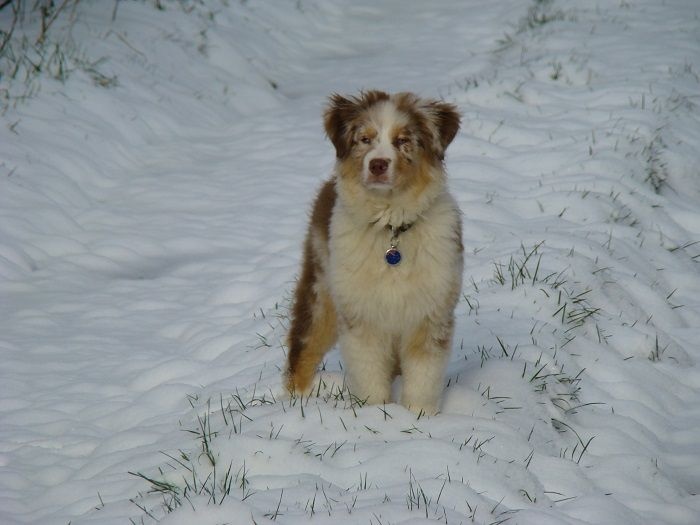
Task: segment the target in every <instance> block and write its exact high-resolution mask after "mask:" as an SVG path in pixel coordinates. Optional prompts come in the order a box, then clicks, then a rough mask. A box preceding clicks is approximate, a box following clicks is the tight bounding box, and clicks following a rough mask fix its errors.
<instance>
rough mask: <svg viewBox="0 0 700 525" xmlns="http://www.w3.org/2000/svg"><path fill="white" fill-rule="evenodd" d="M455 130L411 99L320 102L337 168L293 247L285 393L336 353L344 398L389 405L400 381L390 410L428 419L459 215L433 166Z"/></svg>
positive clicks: (444, 351) (451, 289)
mask: <svg viewBox="0 0 700 525" xmlns="http://www.w3.org/2000/svg"><path fill="white" fill-rule="evenodd" d="M459 124H460V115H459V113H458V111H457V109H456V108H455V106H453V105H451V104H447V103H444V102H439V101H435V100H425V99H421V98H418V97H417V96H415V95H413V94H411V93H397V94H393V95H390V94H387V93H384V92H382V91H366V92H362V93H361V94H360V95H359V96H356V97H344V96H340V95H337V94H335V95H332V96H331V97H330V99H329V104H328V106H327V108H326V111H325V113H324V126H325V130H326V133H327V135H328V137H329V138H330V140H331V142H332V143H333V145H334V146H335V152H336V158H337V161H336V166H335V170H334V174H333V176H332V177H331V179H330V180H328V181H327V182H326V183H325V184H323V186H322V187H321V189H320V191H319V193H318V195H317V197H316V200H315V203H314V205H313V211H312V214H311V220H310V224H309V228H308V233H307V236H306V241H305V244H304V256H303V265H302V269H301V275H300V277H299V280H298V282H297V286H296V291H295V294H294V301H293V306H292V316H291V325H290V331H289V335H288V341H287V342H288V355H287V357H288V360H287V369H286V371H285V384H286V387H287V389H288V390H289V391H290V393H296V394H301V395H304V394H308V393H309V392H310V391H311V389H312V388H313V385H312V382H313V378H314V375H315V372H316V368H317V366H318V364H319V363H320V361H321V359H322V358H323V356H324V355H325V353H326V352H327V351H328V350H329V349H330V348H331V347H332V346H333V345H334V344H335V343H336V342H338V343H339V345H340V351H341V355H342V358H343V361H344V363H345V368H346V371H347V376H348V385H349V389H350V392H351V393H352V394H353V395H355V396H357V397H358V398H360V399H362V400H365V401H366V402H367V403H371V404H380V403H385V402H391V385H392V382H393V380H394V378H395V377H396V376H397V375H399V374H401V375H402V376H403V386H402V391H401V400H400V401H401V404H403V405H404V406H405V407H407V408H409V409H410V410H412V411H414V412H415V413H418V414H420V413H427V414H435V413H436V412H437V411H438V409H439V403H440V395H441V392H442V388H443V375H444V368H445V365H446V363H447V360H448V357H449V353H450V349H451V345H452V333H453V325H454V308H455V305H456V303H457V299H458V297H459V295H460V292H461V287H462V269H463V257H462V252H463V248H462V225H461V213H460V210H459V207H458V206H457V203H456V202H455V200H454V198H453V197H452V196H451V195H450V194H449V193H448V190H447V187H446V175H445V170H444V165H443V160H444V155H445V149H446V148H447V146H448V145H449V144H450V142H452V139H453V138H454V137H455V135H456V133H457V131H458V130H459Z"/></svg>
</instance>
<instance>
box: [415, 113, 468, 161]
mask: <svg viewBox="0 0 700 525" xmlns="http://www.w3.org/2000/svg"><path fill="white" fill-rule="evenodd" d="M422 109H423V110H424V111H425V112H426V113H427V115H428V118H429V119H430V121H431V122H432V124H433V125H434V126H435V129H436V131H437V137H436V138H437V140H438V143H439V144H440V150H441V151H440V158H442V157H443V156H444V154H445V150H446V149H447V146H449V145H450V143H451V142H452V140H453V139H454V138H455V135H457V132H458V131H459V123H460V114H459V110H458V109H457V107H456V106H454V105H453V104H448V103H447V102H438V101H436V100H428V101H426V102H425V103H424V104H423V108H422Z"/></svg>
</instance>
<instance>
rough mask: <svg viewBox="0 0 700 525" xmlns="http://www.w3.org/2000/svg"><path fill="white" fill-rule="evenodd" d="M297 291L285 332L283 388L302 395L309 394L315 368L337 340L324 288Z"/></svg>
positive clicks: (334, 315)
mask: <svg viewBox="0 0 700 525" xmlns="http://www.w3.org/2000/svg"><path fill="white" fill-rule="evenodd" d="M302 284H304V275H302V279H301V281H300V282H299V285H298V287H297V292H296V297H295V302H294V308H293V312H292V322H291V327H290V330H289V337H288V341H287V342H288V345H289V353H288V355H287V371H286V378H285V380H286V387H287V390H288V391H289V392H290V393H294V394H298V395H305V394H308V393H309V391H310V390H311V387H312V386H313V385H312V381H313V378H314V375H315V374H316V368H317V367H318V364H319V363H320V362H321V359H323V356H324V355H325V354H326V352H328V350H330V349H331V347H332V346H333V345H334V344H335V342H336V339H337V337H338V336H337V327H336V324H337V321H336V313H335V307H334V305H333V301H332V300H331V297H330V295H329V294H328V291H327V290H326V289H325V287H324V286H322V285H319V284H315V285H312V286H310V287H308V288H304V287H302Z"/></svg>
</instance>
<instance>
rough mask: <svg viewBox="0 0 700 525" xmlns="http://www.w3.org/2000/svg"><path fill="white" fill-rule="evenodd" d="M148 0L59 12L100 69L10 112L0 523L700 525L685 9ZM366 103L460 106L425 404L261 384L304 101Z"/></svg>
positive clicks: (300, 208)
mask: <svg viewBox="0 0 700 525" xmlns="http://www.w3.org/2000/svg"><path fill="white" fill-rule="evenodd" d="M163 4H164V5H165V7H166V9H165V10H164V11H159V10H156V9H155V8H154V7H153V5H152V4H151V3H140V2H120V3H119V8H118V11H117V16H116V18H115V20H114V21H112V20H111V14H112V11H111V7H112V6H110V9H105V7H104V4H102V3H100V2H92V3H88V2H85V3H83V4H81V5H80V8H79V9H78V10H77V12H76V15H75V16H76V18H75V19H74V20H73V21H72V22H69V20H68V19H66V20H63V21H61V20H59V21H58V22H57V24H59V25H58V26H57V27H56V29H55V30H56V34H57V35H60V34H64V33H61V31H67V30H68V29H70V34H71V35H72V41H73V42H75V43H76V44H77V45H78V46H79V47H80V50H81V51H80V53H83V54H86V55H88V56H89V57H91V60H97V59H100V58H103V57H104V58H105V59H106V60H104V61H102V62H100V65H99V68H100V71H101V72H102V73H101V74H103V75H106V76H107V77H109V78H114V79H116V82H115V84H116V85H112V87H109V88H105V87H100V86H96V85H95V84H94V78H93V77H92V76H91V75H90V74H88V73H86V72H85V71H82V70H77V71H76V72H74V73H73V75H71V76H70V77H69V78H68V80H67V81H66V82H65V83H60V82H57V81H54V80H51V79H49V78H46V77H39V79H38V80H36V81H35V82H37V83H38V85H39V90H38V93H37V94H36V95H35V96H34V97H32V98H30V99H28V100H26V101H18V102H19V103H17V104H14V103H11V104H10V105H9V106H8V107H6V108H5V111H4V113H3V126H1V127H0V156H1V162H0V297H1V298H2V300H0V356H2V366H1V367H0V465H1V466H0V521H2V522H3V523H52V524H53V523H68V522H71V523H73V524H75V523H124V522H125V521H128V519H129V518H132V519H133V520H135V521H136V522H140V521H141V520H143V521H145V522H149V521H153V520H154V519H161V518H163V522H164V523H172V524H175V523H188V524H189V523H202V524H204V523H212V524H213V523H253V522H255V523H258V524H260V523H269V522H273V521H274V522H279V523H290V524H291V523H308V522H309V519H310V518H313V520H314V521H313V522H315V523H400V522H409V521H412V522H414V523H418V522H421V520H426V519H428V520H436V521H441V522H445V523H460V522H461V523H470V522H474V523H484V524H490V523H502V522H504V521H506V520H508V523H519V524H530V523H531V524H538V525H541V524H547V523H553V524H554V523H556V524H561V523H570V524H584V523H589V524H594V523H595V524H609V523H619V524H625V523H629V524H637V523H668V524H691V523H698V522H700V501H699V500H698V496H697V493H698V490H700V444H698V439H697V437H698V435H700V408H698V407H700V372H699V370H698V368H697V364H698V359H700V351H699V350H698V345H697V341H698V336H699V335H700V333H699V330H698V327H700V301H698V299H697V298H698V294H699V292H700V279H699V277H698V266H697V261H698V256H700V244H695V243H696V242H697V241H698V240H700V212H699V211H698V210H699V209H700V208H699V203H700V182H698V180H699V179H698V171H697V166H698V165H699V162H698V161H699V160H700V159H699V157H700V154H699V153H698V147H697V146H698V144H699V143H700V131H698V130H700V125H699V124H700V122H699V120H700V119H699V114H700V112H699V110H698V106H697V105H698V103H699V101H698V95H697V93H698V92H700V89H699V84H700V81H699V77H698V72H699V71H700V29H699V28H700V26H699V25H698V18H699V15H700V6H697V5H696V3H695V2H692V1H690V0H688V1H685V2H684V1H680V0H679V1H675V2H666V3H665V4H664V5H660V4H659V3H658V2H653V1H651V0H649V1H643V0H640V1H635V2H616V1H615V2H603V1H601V2H596V3H586V4H582V3H580V2H573V1H570V2H567V1H563V0H562V1H554V2H531V3H530V2H516V1H509V2H485V1H482V2H476V1H475V2H462V1H454V2H442V3H439V4H435V3H428V2H425V3H421V4H418V3H414V4H410V6H408V7H407V6H406V3H405V2H395V1H387V2H382V3H380V4H376V5H375V3H374V2H354V3H353V4H352V6H348V5H345V3H344V2H339V1H338V2H288V3H281V2H275V3H260V2H246V3H237V2H236V3H233V2H231V3H229V2H215V1H212V2H206V3H204V4H200V3H196V2H192V3H184V4H183V3H180V2H163ZM183 6H184V7H187V9H184V7H183ZM190 8H191V11H190V12H185V11H186V10H189V9H190ZM60 23H63V24H64V25H63V26H60ZM24 29H25V30H27V31H29V29H31V28H30V27H26V28H24ZM2 80H3V82H8V80H7V78H4V79H2ZM7 87H8V88H9V90H10V91H9V92H11V93H13V94H16V93H18V92H21V90H22V88H23V86H22V85H21V84H20V85H18V84H16V83H15V84H12V85H9V84H7ZM362 88H383V89H387V90H411V91H416V92H418V93H421V94H423V95H426V96H433V97H444V98H445V99H447V100H450V101H452V102H455V103H456V104H458V105H459V107H460V108H461V110H462V111H463V114H464V123H463V128H462V131H461V133H460V134H459V135H458V137H457V139H456V140H455V142H454V143H453V145H452V146H451V147H450V150H449V152H448V169H449V174H450V181H451V182H450V185H451V188H452V190H453V192H454V193H455V195H456V197H457V199H458V201H459V202H460V205H461V206H462V209H463V211H464V214H465V228H464V242H465V246H466V247H467V250H468V254H467V255H468V256H467V263H466V268H465V275H464V281H465V283H466V284H465V287H464V291H463V293H464V300H463V301H462V302H460V305H459V308H458V325H457V335H456V338H455V345H454V352H453V356H452V360H451V364H450V367H449V369H448V375H447V378H446V389H445V399H444V404H443V411H442V414H440V415H438V416H436V417H432V418H421V419H419V420H416V418H415V417H414V416H413V415H411V414H410V413H408V412H407V411H405V410H404V409H403V408H402V407H400V406H398V405H388V406H386V407H370V406H366V407H361V406H357V404H356V403H353V402H352V401H351V400H350V399H349V398H348V396H347V393H346V392H344V391H342V390H341V388H340V386H339V385H342V369H341V364H340V362H339V358H338V355H337V353H336V352H334V353H332V354H330V355H329V358H328V359H327V361H326V371H325V372H324V374H323V379H324V382H323V385H325V388H320V389H319V394H320V396H319V397H318V398H311V399H308V400H307V399H304V400H303V401H302V400H292V401H290V400H282V399H281V398H280V397H279V395H278V394H279V391H280V369H281V367H282V366H283V363H284V349H283V347H282V344H283V339H284V334H285V326H286V314H287V312H286V308H287V306H288V297H289V293H290V290H291V289H292V286H293V279H294V277H295V274H296V272H297V265H298V260H299V256H300V244H301V239H302V237H303V233H304V227H305V222H306V210H307V207H308V203H309V201H310V199H311V198H312V195H313V192H314V191H315V189H316V187H317V186H318V184H319V183H320V181H321V180H322V179H323V178H325V177H326V176H327V175H328V173H329V172H330V169H331V167H332V162H333V153H332V148H331V147H330V145H329V144H328V143H327V141H325V140H324V137H323V135H322V129H321V123H320V113H321V111H322V107H323V104H324V99H325V97H326V96H327V95H328V94H329V93H330V92H332V91H339V92H343V93H353V92H356V91H357V90H359V89H362ZM10 102H13V101H12V100H11V101H10ZM334 383H335V386H333V384H334ZM323 385H322V386H323ZM397 388H400V385H398V384H397ZM190 431H192V432H190ZM212 460H213V463H214V465H215V468H213V467H212ZM129 472H132V473H138V474H141V475H143V476H144V477H146V478H149V479H151V480H153V481H154V482H155V483H157V484H159V485H157V486H159V487H160V488H161V489H162V490H163V493H156V494H147V493H148V491H149V490H150V489H151V488H152V484H151V483H149V482H147V481H145V480H144V479H143V478H142V477H139V476H136V475H130V474H129ZM130 500H133V501H130ZM222 500H223V501H222ZM178 504H179V506H178ZM168 507H169V508H170V509H171V510H173V512H171V513H166V512H167V510H168Z"/></svg>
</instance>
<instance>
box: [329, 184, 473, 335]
mask: <svg viewBox="0 0 700 525" xmlns="http://www.w3.org/2000/svg"><path fill="white" fill-rule="evenodd" d="M459 225H460V216H459V211H458V208H457V205H456V203H455V202H454V200H453V198H452V197H451V196H450V195H449V194H448V193H443V194H441V195H439V196H438V197H437V198H436V200H435V202H433V203H432V205H431V206H430V208H429V209H428V210H427V211H426V212H425V213H424V214H423V215H422V216H421V217H420V218H419V219H418V220H416V222H415V223H413V224H412V226H411V228H410V229H408V230H407V231H406V232H404V233H401V234H400V235H399V237H398V249H399V250H400V252H401V256H402V259H401V262H400V263H399V264H398V265H396V266H391V265H389V264H388V263H387V262H386V261H385V259H384V254H385V252H386V250H387V249H389V247H390V241H391V237H392V235H391V231H390V230H389V229H387V228H386V227H382V226H380V225H376V224H375V225H370V224H366V225H358V223H357V222H356V220H353V218H352V217H351V216H350V214H349V213H348V212H347V210H346V208H345V207H344V205H343V203H342V201H339V202H337V203H336V206H335V209H334V211H333V216H332V219H331V225H330V239H329V251H330V261H329V262H330V264H329V265H328V270H329V272H328V273H329V275H328V278H329V281H330V282H329V287H330V290H331V294H332V297H333V300H334V303H335V304H336V308H337V310H338V314H339V318H340V319H341V320H342V321H344V322H346V323H349V324H350V325H352V324H355V323H358V322H360V323H363V324H370V325H374V326H378V327H381V330H382V331H388V332H394V333H401V332H404V331H405V330H407V329H410V328H412V327H414V326H415V325H416V324H417V323H419V322H420V321H421V320H423V319H425V318H431V317H439V316H441V315H444V310H445V308H446V305H450V306H448V308H449V307H451V305H452V304H453V301H452V300H450V299H451V296H452V295H454V290H459V289H460V285H461V283H458V282H455V279H459V278H460V277H459V276H461V266H462V253H461V244H460V239H459V238H458V236H459V230H460V228H459ZM358 226H359V227H358Z"/></svg>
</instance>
